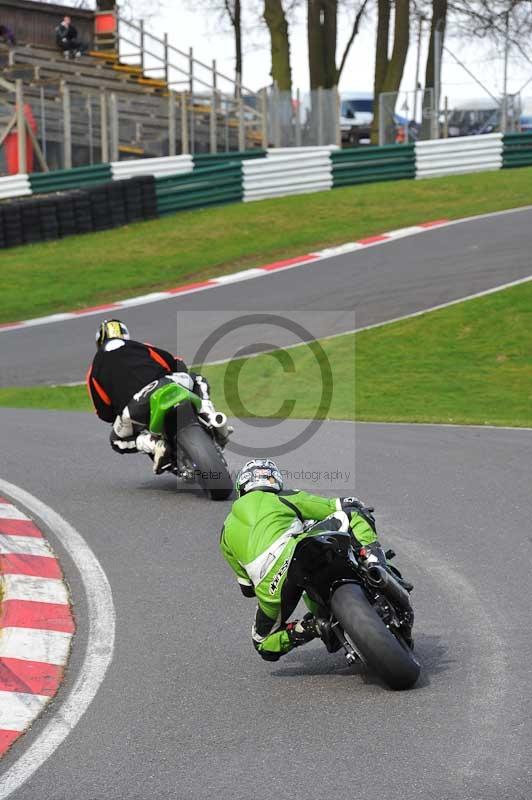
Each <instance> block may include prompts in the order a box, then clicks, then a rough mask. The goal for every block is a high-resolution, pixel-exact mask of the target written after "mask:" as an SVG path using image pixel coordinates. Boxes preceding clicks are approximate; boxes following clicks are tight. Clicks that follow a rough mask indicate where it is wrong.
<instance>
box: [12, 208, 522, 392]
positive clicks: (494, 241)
mask: <svg viewBox="0 0 532 800" xmlns="http://www.w3.org/2000/svg"><path fill="white" fill-rule="evenodd" d="M531 219H532V211H530V210H524V211H516V212H512V213H510V214H502V215H497V216H495V217H487V218H482V219H478V220H475V221H469V222H466V223H463V224H459V225H452V226H450V227H446V228H442V229H440V230H438V229H434V230H432V231H428V232H426V233H423V234H421V235H419V236H413V237H409V238H405V239H402V240H401V239H399V240H397V241H392V242H390V243H387V244H383V245H379V246H378V247H375V248H370V249H368V250H362V251H359V252H355V253H351V254H347V255H341V256H336V257H334V258H331V259H329V260H327V261H320V262H317V263H315V264H312V263H309V264H307V265H306V266H304V267H299V268H297V269H294V270H287V271H286V272H280V273H273V274H271V275H268V276H266V277H263V278H258V279H255V280H252V281H244V282H242V283H235V284H229V285H226V286H222V287H220V288H216V289H210V290H209V291H206V292H200V293H198V294H194V295H188V296H185V297H182V298H180V299H175V300H168V301H164V302H159V303H154V304H151V305H145V306H138V307H133V308H131V310H129V311H125V312H124V311H120V318H122V319H124V320H125V322H126V323H127V324H128V325H129V326H130V328H131V330H132V333H133V336H134V338H137V339H141V340H142V341H150V342H156V343H157V344H159V345H161V346H165V347H167V348H168V349H170V350H172V351H175V350H176V348H177V349H178V351H179V353H180V354H181V355H183V356H184V357H185V358H186V359H187V360H191V359H193V358H194V356H195V354H196V350H197V348H198V346H199V345H200V344H201V343H202V342H203V340H204V338H205V335H206V333H207V332H210V331H211V330H213V329H214V328H216V327H217V324H218V322H219V321H221V320H223V319H225V318H226V317H225V315H224V314H223V313H222V312H226V311H231V312H233V313H232V315H231V316H233V317H234V316H238V315H239V314H242V313H249V312H252V313H253V312H260V311H281V312H283V311H284V312H285V313H286V314H287V316H290V313H291V312H292V311H293V310H294V309H298V311H299V312H303V313H305V312H306V316H307V318H309V319H311V321H312V330H311V333H312V335H313V336H315V337H319V336H325V335H331V334H333V333H338V332H342V331H345V330H352V329H353V328H354V327H361V326H364V325H370V324H373V323H375V322H382V321H385V320H388V319H392V318H395V317H398V316H402V315H403V314H409V313H412V312H414V311H419V310H422V309H425V308H428V307H431V306H434V305H438V304H440V303H445V302H448V301H450V300H454V299H456V298H460V297H464V296H466V295H469V294H472V293H475V292H479V291H483V290H485V289H489V288H491V287H493V286H497V285H500V284H501V283H506V282H509V281H513V280H516V279H518V278H523V277H525V276H527V275H529V274H530V272H531V267H530V255H529V254H530V252H531V250H532V225H531V224H530V221H531ZM178 257H179V256H176V258H178ZM183 310H185V311H186V312H187V315H186V317H184V318H179V325H178V322H177V321H176V318H177V312H182V311H183ZM320 311H322V312H323V311H328V312H329V313H327V314H325V315H320V313H319V312H320ZM193 312H196V313H193ZM331 312H333V313H331ZM322 317H323V318H322ZM98 320H99V317H98V316H90V317H85V318H81V319H76V320H69V321H66V322H61V323H54V324H50V325H42V326H37V327H35V328H29V329H19V330H15V331H5V332H3V333H2V332H0V337H1V338H0V342H1V346H2V364H1V367H0V385H2V386H17V385H33V384H39V383H51V384H53V383H66V382H70V381H80V380H83V378H84V375H85V372H86V369H87V365H88V361H89V359H90V358H91V357H92V352H93V351H92V343H93V341H94V333H95V330H96V327H97V324H98ZM178 329H179V336H178ZM271 333H272V335H271V336H270V337H269V339H268V341H269V342H271V343H272V344H274V345H275V344H286V343H287V342H286V331H285V330H277V331H273V332H271ZM176 339H178V342H177V343H176ZM246 342H247V339H246V336H245V335H243V334H242V331H239V332H237V333H236V334H235V336H233V337H225V338H224V339H223V341H222V342H221V343H220V346H219V348H218V349H217V350H215V351H214V352H213V353H211V359H214V358H223V357H228V356H233V355H234V353H235V352H236V350H237V349H238V347H239V346H240V345H242V344H246Z"/></svg>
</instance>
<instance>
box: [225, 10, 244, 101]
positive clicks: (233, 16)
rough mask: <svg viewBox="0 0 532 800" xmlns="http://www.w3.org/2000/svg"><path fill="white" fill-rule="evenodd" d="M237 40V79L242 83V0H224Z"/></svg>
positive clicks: (238, 83)
mask: <svg viewBox="0 0 532 800" xmlns="http://www.w3.org/2000/svg"><path fill="white" fill-rule="evenodd" d="M223 5H224V8H225V12H226V14H227V17H228V18H229V22H230V23H231V27H232V28H233V34H234V40H235V81H236V84H237V86H241V85H242V67H243V64H242V5H241V2H240V0H223Z"/></svg>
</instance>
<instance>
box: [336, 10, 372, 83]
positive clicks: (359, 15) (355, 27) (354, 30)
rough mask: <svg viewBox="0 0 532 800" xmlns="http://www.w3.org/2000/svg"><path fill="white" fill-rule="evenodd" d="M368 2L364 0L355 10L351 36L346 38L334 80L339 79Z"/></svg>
mask: <svg viewBox="0 0 532 800" xmlns="http://www.w3.org/2000/svg"><path fill="white" fill-rule="evenodd" d="M368 3H369V0H364V2H363V3H362V5H361V6H360V8H359V10H358V12H357V14H356V16H355V21H354V23H353V28H352V30H351V36H350V37H349V39H348V40H347V44H346V46H345V48H344V52H343V53H342V58H341V59H340V66H339V67H338V69H337V71H336V76H337V77H336V80H337V81H339V80H340V77H341V75H342V72H343V69H344V67H345V62H346V61H347V56H348V55H349V51H350V50H351V45H352V44H353V42H354V41H355V38H356V36H357V34H358V30H359V28H360V23H361V21H362V17H363V16H364V13H365V11H366V8H367V5H368Z"/></svg>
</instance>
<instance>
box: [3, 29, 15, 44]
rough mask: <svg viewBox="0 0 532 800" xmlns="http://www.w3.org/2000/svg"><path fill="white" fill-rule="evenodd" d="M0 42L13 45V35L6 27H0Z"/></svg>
mask: <svg viewBox="0 0 532 800" xmlns="http://www.w3.org/2000/svg"><path fill="white" fill-rule="evenodd" d="M0 42H2V44H8V45H15V44H16V41H15V34H14V33H13V31H12V30H11V28H8V27H7V25H0Z"/></svg>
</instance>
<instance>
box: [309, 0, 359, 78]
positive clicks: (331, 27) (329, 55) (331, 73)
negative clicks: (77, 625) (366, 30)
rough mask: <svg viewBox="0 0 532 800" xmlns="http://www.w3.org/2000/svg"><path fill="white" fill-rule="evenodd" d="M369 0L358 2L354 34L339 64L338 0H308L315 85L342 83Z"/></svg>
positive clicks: (310, 50) (311, 73)
mask: <svg viewBox="0 0 532 800" xmlns="http://www.w3.org/2000/svg"><path fill="white" fill-rule="evenodd" d="M368 4H369V0H362V2H359V3H358V4H356V5H355V9H356V13H355V19H354V22H353V26H352V29H351V34H350V36H349V39H348V41H347V44H346V46H345V48H344V52H343V54H342V57H341V59H340V64H339V66H337V65H336V47H337V35H338V0H307V38H308V56H309V72H310V88H311V89H318V88H320V87H321V88H322V89H331V88H333V87H334V86H337V85H338V81H339V80H340V76H341V74H342V71H343V69H344V66H345V63H346V60H347V56H348V55H349V51H350V49H351V46H352V44H353V42H354V41H355V38H356V35H357V33H358V31H359V28H360V23H361V21H362V18H363V16H364V14H365V12H366V10H367V7H368Z"/></svg>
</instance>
